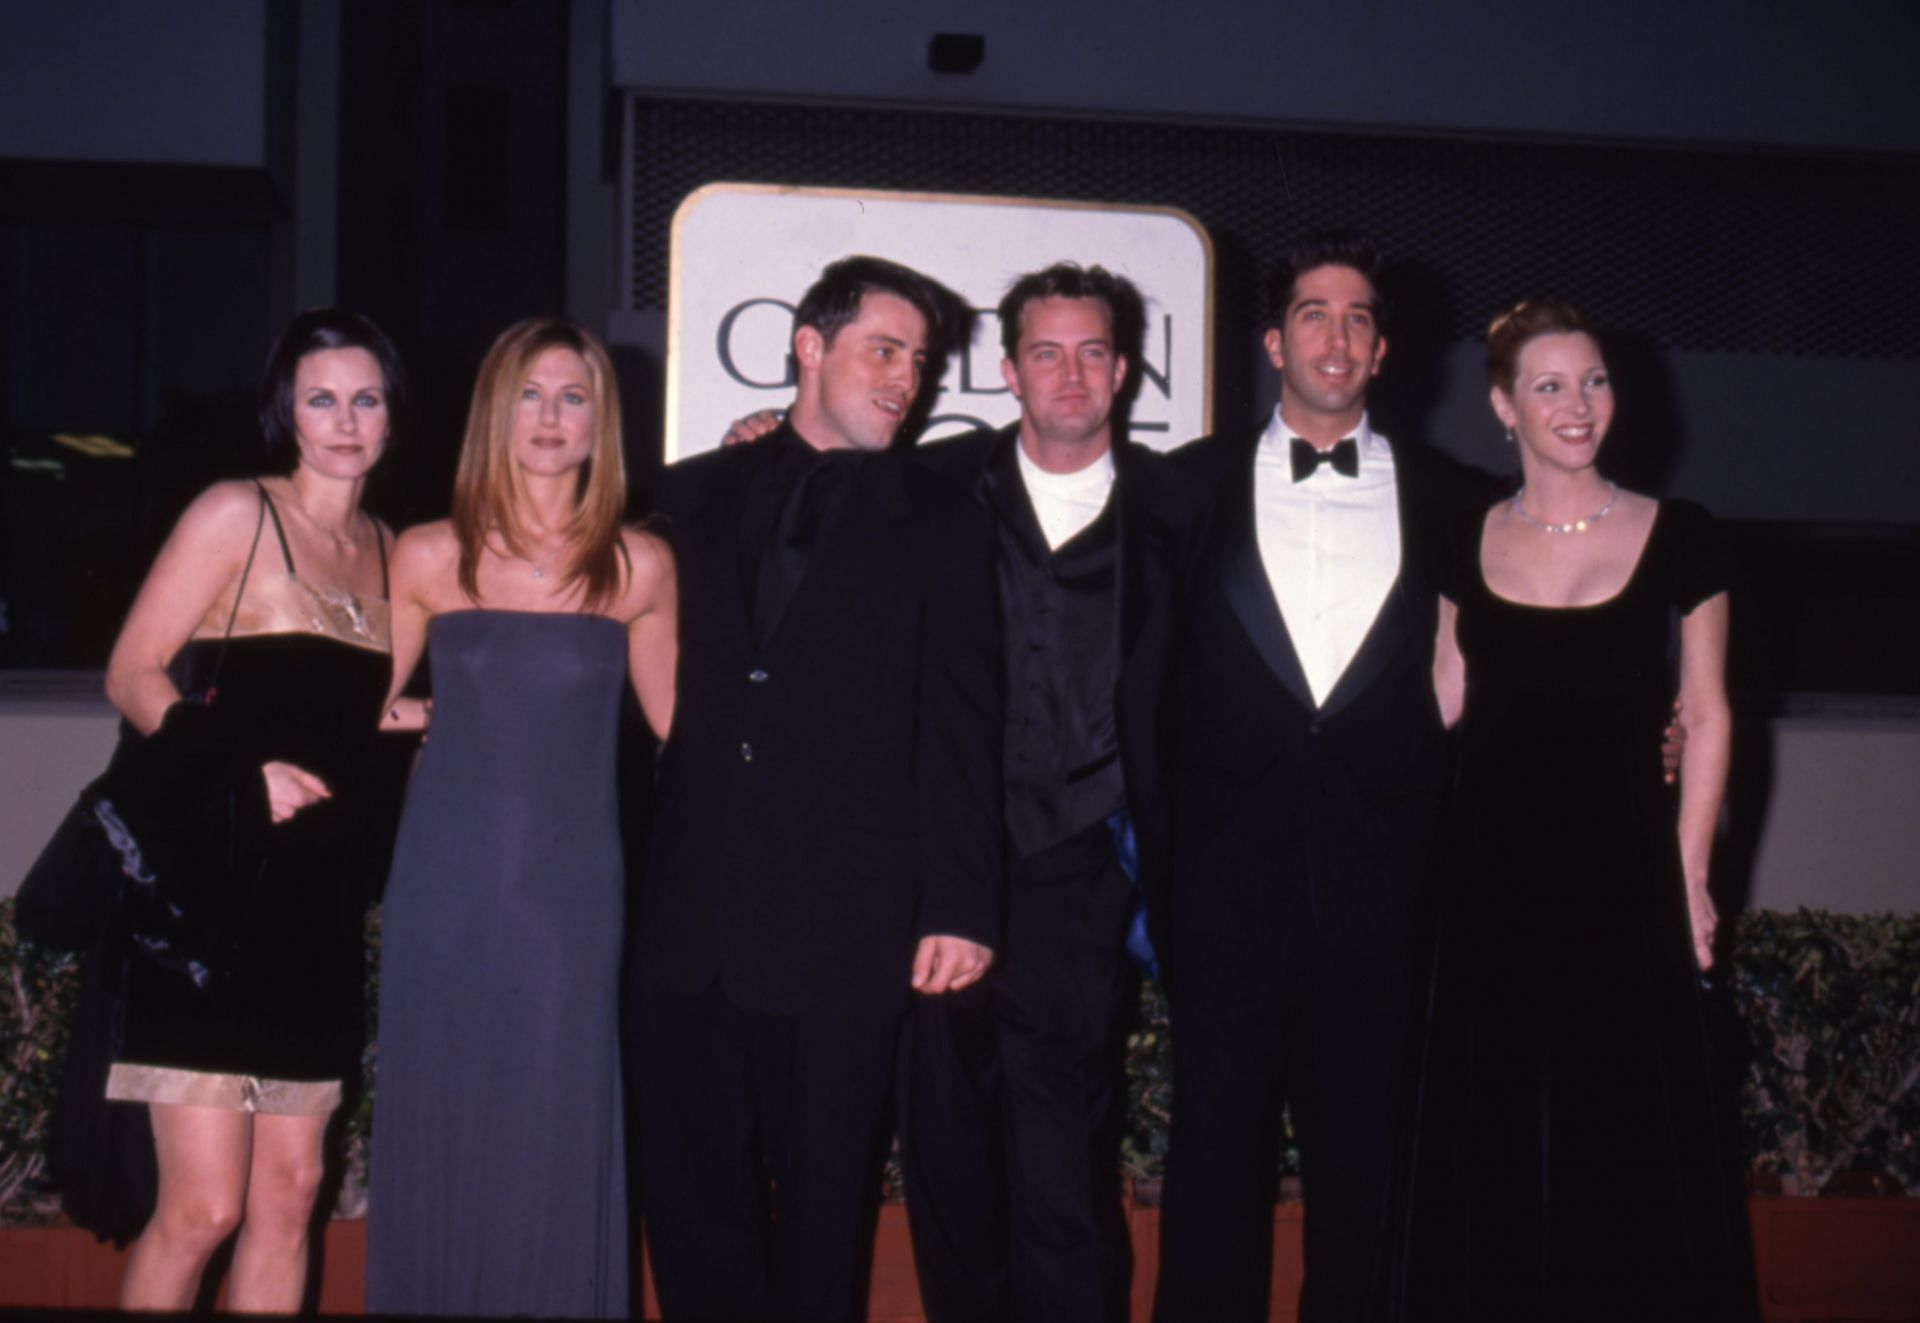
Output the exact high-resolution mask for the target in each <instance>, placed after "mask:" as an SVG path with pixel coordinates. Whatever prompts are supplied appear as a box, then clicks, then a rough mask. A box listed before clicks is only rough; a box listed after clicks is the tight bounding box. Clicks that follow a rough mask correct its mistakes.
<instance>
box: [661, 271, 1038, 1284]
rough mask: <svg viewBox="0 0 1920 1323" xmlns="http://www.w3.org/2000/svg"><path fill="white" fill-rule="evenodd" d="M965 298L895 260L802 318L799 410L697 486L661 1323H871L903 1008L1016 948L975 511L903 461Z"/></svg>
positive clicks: (669, 843)
mask: <svg viewBox="0 0 1920 1323" xmlns="http://www.w3.org/2000/svg"><path fill="white" fill-rule="evenodd" d="M943 302H944V301H943V300H942V299H941V298H940V297H939V293H938V291H937V290H936V289H935V287H933V286H932V285H931V284H930V282H928V281H926V280H925V279H924V278H923V277H920V276H918V275H916V274H915V273H913V272H911V271H908V270H906V269H905V268H904V267H899V266H896V265H894V264H893V263H889V262H883V261H880V260H878V259H874V258H849V259H846V260H844V261H841V262H836V263H834V264H833V265H832V266H829V267H828V268H827V270H826V271H825V272H824V273H823V275H822V277H821V279H820V281H819V282H818V283H817V284H816V285H815V286H814V287H813V288H812V289H811V290H809V291H808V292H807V295H806V297H805V298H803V299H802V300H801V302H800V305H799V307H798V309H797V310H796V312H795V317H794V321H795V330H794V335H793V355H794V361H795V364H796V370H797V376H798V392H797V395H796V398H795V400H794V404H793V407H792V409H791V411H790V413H789V417H788V421H787V423H786V424H785V425H784V426H783V427H782V428H781V429H780V430H779V431H778V432H777V433H776V434H774V435H773V436H770V437H768V438H767V439H766V440H764V441H762V442H761V443H760V444H758V445H755V446H751V447H735V448H732V449H728V450H723V451H719V452H715V453H713V454H710V455H704V456H701V457H699V458H697V459H693V460H689V461H687V462H686V463H684V464H681V465H677V466H675V467H674V468H673V469H671V470H669V471H668V473H667V474H666V475H665V480H664V482H663V484H662V491H661V497H660V510H661V513H662V514H663V515H664V516H665V517H666V520H667V532H668V535H669V537H670V538H671V540H672V542H673V546H674V550H675V554H676V556H677V558H678V565H679V577H680V662H679V671H678V689H677V696H676V706H675V712H674V722H673V731H672V734H671V736H670V738H669V739H668V741H667V743H666V746H665V748H664V749H663V750H662V753H661V756H660V763H659V783H658V792H657V801H656V803H657V808H656V813H655V821H654V839H653V843H652V849H651V852H650V859H649V867H648V874H647V879H646V884H645V888H644V891H643V895H642V900H641V918H640V925H639V951H638V960H639V975H638V977H639V982H640V991H639V1005H638V1011H637V1015H636V1022H637V1023H636V1033H635V1039H636V1046H637V1051H638V1054H639V1062H640V1065H639V1068H638V1070H637V1071H636V1072H635V1074H636V1075H637V1077H638V1079H639V1081H640V1088H639V1093H640V1097H639V1100H638V1116H639V1127H638V1129H639V1136H640V1147H641V1164H640V1166H641V1173H642V1180H643V1190H642V1207H643V1210H644V1214H645V1218H646V1232H647V1244H648V1248H649V1250H650V1252H651V1256H652V1265H653V1270H654V1281H655V1284H656V1287H657V1289H658V1291H659V1296H660V1303H661V1307H662V1310H663V1313H664V1314H665V1316H666V1317H667V1318H669V1319H703V1320H761V1319H817V1320H826V1319H853V1318H856V1317H858V1316H859V1314H860V1311H861V1302H862V1298H863V1295H864V1287H865V1275H864V1265H865V1262H866V1250H867V1236H868V1234H869V1233H870V1230H871V1225H870V1215H871V1211H872V1202H873V1200H874V1198H875V1197H876V1196H877V1193H878V1183H877V1161H878V1157H879V1155H880V1150H881V1147H882V1145H883V1143H884V1139H885V1136H884V1133H883V1127H884V1123H885V1118H886V1112H887V1104H888V1095H889V1081H890V1080H891V1078H892V1065H893V1054H894V1044H895V1039H896V1036H897V1032H896V1031H897V1026H898V1023H899V1020H900V1016H901V1014H902V1012H903V1011H904V1010H905V1009H906V1005H907V1001H908V997H909V993H910V989H912V990H916V991H918V992H920V993H922V994H924V995H929V996H938V995H945V994H949V993H951V992H954V991H957V990H960V989H963V988H965V987H967V986H968V985H970V984H972V983H975V982H977V981H978V980H979V978H980V977H981V976H982V975H983V974H984V973H985V972H986V969H987V966H988V964H989V962H990V960H991V958H992V955H991V950H990V948H991V947H992V946H993V944H994V943H996V942H997V941H998V929H999V915H998V907H997V889H998V884H999V874H1000V812H999V809H1000V802H999V796H1000V790H999V770H1000V769H999V761H1000V743H999V741H1000V730H1001V700H1000V694H999V685H998V674H997V672H998V665H999V642H998V632H997V629H996V623H995V609H994V582H993V573H992V565H993V561H992V556H993V544H992V538H993V532H992V526H991V524H990V523H989V522H988V520H987V519H986V518H985V516H984V514H983V512H982V511H981V510H980V509H979V507H978V506H977V505H976V504H975V503H974V502H972V501H969V500H968V499H967V498H966V497H965V496H964V495H963V494H962V493H960V492H958V491H956V490H954V488H953V487H952V485H951V484H949V483H947V482H944V481H942V480H941V479H940V478H938V477H936V476H935V475H933V474H931V473H929V472H927V471H926V470H925V469H924V468H923V467H921V466H919V465H917V464H915V463H914V462H913V461H912V460H911V458H909V457H907V456H904V455H896V454H883V453H878V452H882V451H885V450H886V449H887V447H888V446H889V444H890V443H891V442H892V440H893V437H894V434H895V432H896V431H897V429H898V428H899V426H900V422H901V420H902V419H903V418H904V417H905V416H906V415H907V413H908V411H909V409H910V408H911V406H912V404H913V402H914V399H915V397H916V396H917V394H918V392H919V389H920V384H921V376H922V373H923V371H924V367H925V363H926V361H927V355H928V346H929V344H930V342H933V341H934V340H935V339H936V338H937V336H938V334H939V331H940V327H941V310H942V306H943Z"/></svg>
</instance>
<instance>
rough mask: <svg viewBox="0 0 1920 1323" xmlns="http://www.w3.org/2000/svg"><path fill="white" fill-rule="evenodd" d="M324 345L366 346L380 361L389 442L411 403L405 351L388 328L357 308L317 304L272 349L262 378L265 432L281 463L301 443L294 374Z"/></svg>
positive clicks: (292, 323)
mask: <svg viewBox="0 0 1920 1323" xmlns="http://www.w3.org/2000/svg"><path fill="white" fill-rule="evenodd" d="M322 349H364V350H366V351H367V352H368V353H369V354H372V355H373V360H374V362H376V363H378V364H379V365H380V377H381V380H382V381H383V382H384V384H385V386H386V393H387V419H388V427H389V431H388V434H387V445H388V446H389V447H391V446H392V445H393V443H394V441H395V440H396V439H397V436H398V433H399V430H400V429H399V424H398V418H399V415H400V412H401V410H402V408H403V407H404V406H405V404H406V393H407V383H406V376H405V374H404V373H403V372H402V371H401V368H400V352H399V351H398V350H397V349H395V348H394V347H393V341H391V340H389V339H388V338H387V333H386V332H385V331H383V330H381V329H380V328H379V327H378V326H376V325H374V324H373V322H372V320H371V319H369V318H366V317H362V316H361V315H360V314H359V313H357V312H347V311H344V310H343V309H340V308H312V309H309V310H308V311H306V312H303V313H301V314H299V315H298V316H296V317H295V318H294V319H293V320H292V321H290V322H288V323H287V329H286V330H284V331H282V332H280V338H279V339H277V340H275V341H274V342H273V349H272V351H271V352H269V353H268V355H267V369H266V372H265V373H264V374H262V376H261V378H260V436H261V440H262V442H263V444H264V445H265V447H266V452H267V459H268V460H269V461H270V462H272V463H275V464H282V463H291V462H292V460H293V458H294V456H295V455H296V454H297V453H298V450H299V443H298V441H297V439H296V437H295V434H294V426H293V379H294V376H295V375H296V374H297V373H298V372H299V370H300V360H301V359H303V358H305V357H306V356H307V355H308V354H311V353H316V352H318V351H319V350H322Z"/></svg>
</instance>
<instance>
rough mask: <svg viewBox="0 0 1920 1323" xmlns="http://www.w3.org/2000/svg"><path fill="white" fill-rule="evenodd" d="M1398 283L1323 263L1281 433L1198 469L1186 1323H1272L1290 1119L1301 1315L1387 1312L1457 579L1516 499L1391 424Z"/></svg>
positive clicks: (1187, 712) (1181, 1220)
mask: <svg viewBox="0 0 1920 1323" xmlns="http://www.w3.org/2000/svg"><path fill="white" fill-rule="evenodd" d="M1376 267H1377V258H1376V256H1375V253H1374V250H1373V247H1372V245H1371V244H1368V243H1367V242H1366V241H1364V240H1361V239H1357V238H1351V237H1342V236H1326V237H1321V238H1315V239H1310V240H1308V241H1306V242H1304V243H1302V244H1301V245H1300V246H1298V247H1297V248H1296V249H1295V250H1294V251H1293V253H1292V254H1291V255H1290V257H1289V260H1288V261H1287V262H1286V263H1285V264H1284V265H1283V266H1282V268H1281V269H1280V270H1279V272H1277V273H1276V276H1275V278H1274V280H1273V282H1272V285H1271V289H1270V293H1271V295H1272V297H1271V300H1270V304H1271V319H1270V326H1269V329H1268V330H1267V332H1266V338H1265V346H1266V350H1267V354H1268V357H1269V359H1270V360H1271V362H1272V364H1273V366H1274V368H1275V370H1276V371H1277V372H1278V373H1279V376H1280V401H1279V405H1278V407H1277V408H1276V410H1275V412H1274V415H1273V417H1272V419H1271V420H1270V421H1269V422H1268V424H1267V426H1266V428H1265V430H1264V431H1263V432H1261V433H1260V434H1258V435H1255V436H1244V435H1243V436H1218V437H1213V438H1208V439H1206V440H1203V441H1199V442H1195V443H1194V444H1193V445H1192V446H1190V447H1187V448H1185V449H1184V450H1182V451H1181V452H1178V454H1177V456H1176V459H1177V462H1180V463H1182V464H1184V465H1186V466H1187V467H1188V468H1189V470H1190V471H1192V472H1193V473H1195V474H1196V475H1197V476H1199V477H1201V478H1202V479H1203V480H1204V481H1205V482H1206V483H1207V484H1208V485H1209V486H1210V487H1211V488H1212V490H1213V492H1214V505H1213V510H1212V512H1211V514H1210V516H1209V519H1208V524H1207V528H1206V531H1205V533H1204V534H1203V535H1202V536H1201V538H1200V540H1199V545H1198V548H1197V551H1196V555H1195V561H1194V565H1193V570H1192V574H1191V578H1190V580H1189V588H1190V591H1189V593H1188V597H1187V600H1186V602H1185V605H1184V607H1183V614H1182V625H1181V628H1180V633H1179V635H1178V638H1177V640H1176V644H1175V654H1176V662H1175V666H1174V670H1173V673H1172V676H1171V679H1170V681H1169V689H1168V696H1169V697H1168V702H1169V707H1168V710H1167V714H1166V720H1167V730H1168V732H1169V734H1168V760H1169V766H1168V770H1167V778H1168V788H1169V794H1170V798H1171V810H1170V812H1171V819H1170V820H1171V842H1170V859H1169V868H1168V874H1167V876H1168V882H1169V885H1168V891H1167V895H1166V903H1165V908H1164V911H1163V918H1164V920H1165V928H1164V934H1165V936H1166V939H1167V940H1166V943H1165V948H1164V949H1163V950H1162V952H1161V956H1162V960H1163V963H1164V964H1165V966H1166V976H1167V984H1168V990H1169V996H1170V999H1171V1013H1172V1024H1171V1035H1172V1043H1173V1066H1174V1072H1173V1073H1174V1103H1173V1132H1172V1137H1171V1149H1170V1152H1169V1155H1168V1168H1167V1180H1166V1189H1165V1205H1164V1209H1163V1213H1162V1217H1163V1223H1162V1237H1161V1275H1160V1280H1159V1286H1158V1292H1157V1295H1156V1299H1155V1310H1154V1315H1155V1318H1156V1319H1157V1320H1158V1321H1159V1323H1235V1320H1243V1319H1244V1320H1251V1319H1265V1318H1266V1317H1267V1308H1268V1305H1267V1296H1268V1293H1269V1289H1270V1278H1271V1263H1270V1256H1271V1246H1272V1225H1273V1222H1272V1218H1273V1200H1274V1194H1275V1176H1274V1173H1275V1168H1276V1166H1277V1162H1278V1156H1279V1150H1280V1145H1281V1138H1282V1136H1281V1132H1280V1118H1281V1106H1282V1103H1283V1102H1286V1103H1291V1106H1292V1117H1293V1121H1294V1126H1295V1129H1296V1132H1297V1134H1298V1138H1299V1142H1300V1147H1301V1152H1302V1159H1303V1163H1304V1170H1303V1172H1302V1177H1303V1183H1304V1185H1305V1190H1306V1199H1307V1204H1306V1219H1307V1220H1306V1229H1305V1230H1306V1281H1305V1285H1304V1287H1303V1289H1302V1295H1301V1317H1302V1318H1303V1319H1304V1320H1307V1321H1308V1323H1330V1321H1331V1323H1352V1321H1353V1320H1362V1319H1366V1318H1369V1317H1371V1316H1372V1314H1373V1312H1374V1310H1375V1308H1376V1306H1377V1304H1378V1302H1379V1298H1380V1296H1379V1290H1380V1287H1381V1285H1382V1274H1383V1267H1384V1264H1383V1257H1382V1249H1383V1246H1384V1244H1385V1224H1386V1218H1387V1189H1388V1183H1389V1178H1390V1169H1391V1161H1392V1151H1393V1145H1394V1138H1395V1132H1396V1123H1395V1106H1396V1101H1397V1097H1398V1090H1399V1087H1400V1079H1401V1070H1400V1068H1401V1065H1402V1061H1403V1058H1404V1055H1405V1048H1406V1036H1407V1030H1408V1015H1407V1010H1408V1003H1409V986H1408V985H1409V974H1410V964H1411V954H1412V953H1411V951H1410V949H1409V948H1410V944H1411V929H1412V926H1413V923H1412V921H1413V915H1414V909H1415V905H1416V894H1417V891H1418V889H1419V886H1420V883H1421V881H1422V879H1423V875H1424V874H1425V872H1426V870H1427V867H1428V861H1429V855H1430V853H1431V851H1432V848H1433V846H1434V843H1435V837H1436V828H1437V827H1438V824H1439V820H1440V814H1441V809H1442V806H1443V803H1444V799H1445V792H1446V786H1447V751H1446V745H1445V733H1444V730H1443V727H1442V721H1441V714H1440V711H1439V708H1438V705H1437V703H1436V700H1435V697H1434V684H1433V674H1432V672H1433V659H1434V637H1435V628H1436V621H1437V590H1436V584H1435V573H1436V569H1437V567H1438V566H1439V565H1440V564H1441V563H1442V555H1443V540H1444V537H1445V533H1446V529H1447V528H1448V526H1449V525H1450V524H1451V523H1452V522H1453V520H1454V519H1455V518H1456V517H1458V515H1459V514H1460V513H1462V512H1464V511H1465V510H1467V509H1468V508H1470V507H1471V506H1472V505H1473V504H1474V503H1475V501H1476V500H1478V501H1481V502H1482V503H1484V501H1485V500H1487V499H1490V496H1489V494H1488V493H1487V491H1486V487H1485V484H1484V482H1483V481H1481V480H1479V479H1478V477H1477V475H1473V474H1471V473H1470V471H1468V470H1465V469H1463V468H1462V467H1460V466H1458V465H1455V464H1453V463H1452V462H1451V461H1449V460H1447V459H1446V458H1445V457H1444V456H1441V455H1439V454H1437V453H1434V452H1432V451H1427V450H1422V449H1418V448H1414V447H1406V446H1395V445H1393V444H1391V443H1389V442H1388V441H1387V440H1386V439H1385V438H1383V437H1381V436H1379V435H1378V434H1376V433H1374V432H1373V431H1372V430H1371V429H1370V428H1369V426H1368V422H1367V413H1366V396H1367V388H1368V384H1369V383H1370V382H1371V381H1372V379H1373V377H1374V376H1375V375H1376V374H1377V373H1378V372H1379V370H1380V366H1381V363H1382V360H1383V358H1384V355H1385V353H1386V341H1385V339H1384V337H1383V335H1382V331H1381V322H1382V307H1381V300H1380V296H1379V294H1378V292H1377V288H1376Z"/></svg>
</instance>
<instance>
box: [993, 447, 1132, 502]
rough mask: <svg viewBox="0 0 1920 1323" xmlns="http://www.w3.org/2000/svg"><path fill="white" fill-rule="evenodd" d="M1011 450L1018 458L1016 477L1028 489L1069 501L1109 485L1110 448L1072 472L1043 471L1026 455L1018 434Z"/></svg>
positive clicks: (1110, 470) (1101, 491)
mask: <svg viewBox="0 0 1920 1323" xmlns="http://www.w3.org/2000/svg"><path fill="white" fill-rule="evenodd" d="M1013 449H1014V453H1015V454H1016V455H1017V456H1018V457H1019V461H1020V480H1021V481H1022V482H1024V483H1025V484H1026V485H1027V490H1028V491H1029V492H1033V491H1044V492H1047V493H1048V494H1049V495H1052V496H1056V497H1059V498H1061V499H1063V500H1072V499H1074V498H1076V497H1079V498H1087V497H1091V496H1092V495H1093V494H1094V493H1096V492H1097V493H1104V492H1105V491H1106V490H1107V488H1109V487H1111V486H1113V449H1112V447H1108V448H1107V449H1106V450H1104V451H1102V452H1101V455H1100V458H1098V459H1096V460H1094V461H1093V463H1091V464H1089V465H1087V466H1086V467H1085V468H1083V469H1076V470H1075V471H1073V472H1072V473H1049V472H1047V471H1046V470H1045V469H1043V468H1041V467H1040V466H1039V465H1038V464H1036V463H1034V462H1033V460H1032V459H1031V458H1030V457H1029V456H1028V454H1027V451H1026V447H1024V446H1022V445H1021V444H1020V440H1019V438H1018V437H1015V438H1014V442H1013Z"/></svg>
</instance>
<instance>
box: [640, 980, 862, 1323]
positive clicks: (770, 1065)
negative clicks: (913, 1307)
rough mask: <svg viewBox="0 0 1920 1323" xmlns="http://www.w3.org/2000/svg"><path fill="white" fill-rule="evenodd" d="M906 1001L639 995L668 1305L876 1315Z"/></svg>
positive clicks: (840, 1316) (644, 1199)
mask: <svg viewBox="0 0 1920 1323" xmlns="http://www.w3.org/2000/svg"><path fill="white" fill-rule="evenodd" d="M898 1028H899V1015H898V1013H897V1010H895V1011H891V1012H889V1013H885V1014H862V1013H860V1012H859V1011H857V1010H842V1011H837V1012H821V1013H817V1014H811V1015H799V1016H785V1015H771V1014H765V1013H761V1012H755V1011H747V1010H742V1009H740V1008H739V1007H737V1006H735V1005H733V1004H732V1003H731V1002H730V1001H728V999H727V998H726V996H725V995H724V994H723V993H721V992H720V991H719V990H718V989H717V988H716V989H714V990H711V991H708V992H706V993H702V994H699V995H697V996H686V995H682V994H680V993H675V992H670V991H667V990H665V989H662V988H659V987H657V986H653V985H647V986H644V987H643V988H642V989H641V992H640V1005H639V1014H638V1016H637V1024H636V1026H635V1041H636V1044H637V1046H638V1050H639V1052H640V1054H641V1055H640V1061H641V1063H642V1064H641V1067H640V1070H639V1071H638V1072H637V1073H638V1074H639V1076H640V1090H639V1107H638V1114H639V1134H640V1146H641V1161H640V1168H641V1179H642V1182H643V1186H642V1194H641V1207H642V1212H643V1216H644V1217H645V1220H646V1236H647V1250H648V1253H649V1255H650V1258H651V1264H652V1268H653V1280H654V1288H655V1290H656V1291H658V1293H659V1296H660V1309H661V1313H662V1315H663V1316H664V1317H665V1318H667V1319H670V1320H698V1323H765V1321H767V1320H793V1321H795V1323H798V1321H800V1320H805V1321H806V1323H838V1321H839V1320H849V1321H852V1320H859V1319H862V1318H864V1317H865V1298H866V1285H867V1275H868V1267H869V1258H870V1254H871V1248H872V1240H873V1219H874V1213H875V1209H876V1206H877V1203H878V1198H879V1190H880V1181H879V1168H880V1162H881V1160H882V1158H883V1156H884V1152H883V1148H882V1146H883V1144H884V1142H885V1138H886V1130H885V1127H886V1116H887V1110H888V1105H889V1102H890V1097H889V1088H888V1085H889V1082H890V1080H891V1078H892V1071H893V1055H894V1043H895V1040H896V1039H897V1036H898Z"/></svg>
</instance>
